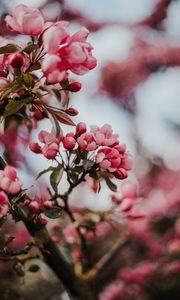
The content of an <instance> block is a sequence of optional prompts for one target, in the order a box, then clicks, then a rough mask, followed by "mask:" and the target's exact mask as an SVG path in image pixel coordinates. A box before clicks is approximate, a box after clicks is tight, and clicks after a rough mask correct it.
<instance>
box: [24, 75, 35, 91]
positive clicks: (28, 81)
mask: <svg viewBox="0 0 180 300" xmlns="http://www.w3.org/2000/svg"><path fill="white" fill-rule="evenodd" d="M23 79H24V83H25V85H26V86H27V87H28V88H30V87H33V86H34V78H33V77H32V75H31V74H29V73H24V74H23Z"/></svg>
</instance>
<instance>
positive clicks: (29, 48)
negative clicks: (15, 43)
mask: <svg viewBox="0 0 180 300" xmlns="http://www.w3.org/2000/svg"><path fill="white" fill-rule="evenodd" d="M37 48H38V45H37V44H30V45H28V46H27V47H26V48H24V49H23V52H25V53H27V54H30V53H31V52H33V51H34V50H37Z"/></svg>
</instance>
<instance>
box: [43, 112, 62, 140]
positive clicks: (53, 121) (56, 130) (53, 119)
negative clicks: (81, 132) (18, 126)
mask: <svg viewBox="0 0 180 300" xmlns="http://www.w3.org/2000/svg"><path fill="white" fill-rule="evenodd" d="M44 109H45V111H46V113H47V115H48V118H49V120H50V121H51V124H52V127H53V129H54V133H55V135H56V136H57V137H58V136H59V134H60V130H61V129H60V126H59V123H58V121H57V119H56V116H55V115H54V113H52V112H51V111H50V110H48V109H47V108H44Z"/></svg>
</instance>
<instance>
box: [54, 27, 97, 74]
mask: <svg viewBox="0 0 180 300" xmlns="http://www.w3.org/2000/svg"><path fill="white" fill-rule="evenodd" d="M88 34H89V31H88V30H87V29H86V28H85V27H83V28H81V29H80V30H79V31H78V32H76V33H75V34H74V35H73V36H72V37H69V40H68V42H67V43H66V44H65V45H63V46H62V47H60V48H59V50H58V55H59V56H60V57H61V58H62V61H63V64H64V68H65V69H66V70H68V69H69V70H70V71H71V72H73V73H75V74H77V75H84V74H85V73H87V72H88V71H90V70H92V69H94V68H95V67H96V59H95V58H94V57H93V56H92V50H93V47H92V46H91V45H90V44H89V43H87V42H86V38H87V37H88Z"/></svg>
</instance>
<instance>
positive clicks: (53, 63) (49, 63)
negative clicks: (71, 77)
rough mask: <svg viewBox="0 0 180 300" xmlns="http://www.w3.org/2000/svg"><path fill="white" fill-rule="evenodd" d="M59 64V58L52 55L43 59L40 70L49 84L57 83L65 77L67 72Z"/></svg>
mask: <svg viewBox="0 0 180 300" xmlns="http://www.w3.org/2000/svg"><path fill="white" fill-rule="evenodd" d="M61 62H62V60H61V58H60V57H59V56H57V55H54V54H51V55H47V56H46V57H45V58H44V60H43V62H42V70H43V72H44V75H45V76H46V78H47V81H48V82H49V83H58V82H61V81H62V80H63V79H64V78H66V77H67V72H66V71H65V70H63V69H62V66H61Z"/></svg>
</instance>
